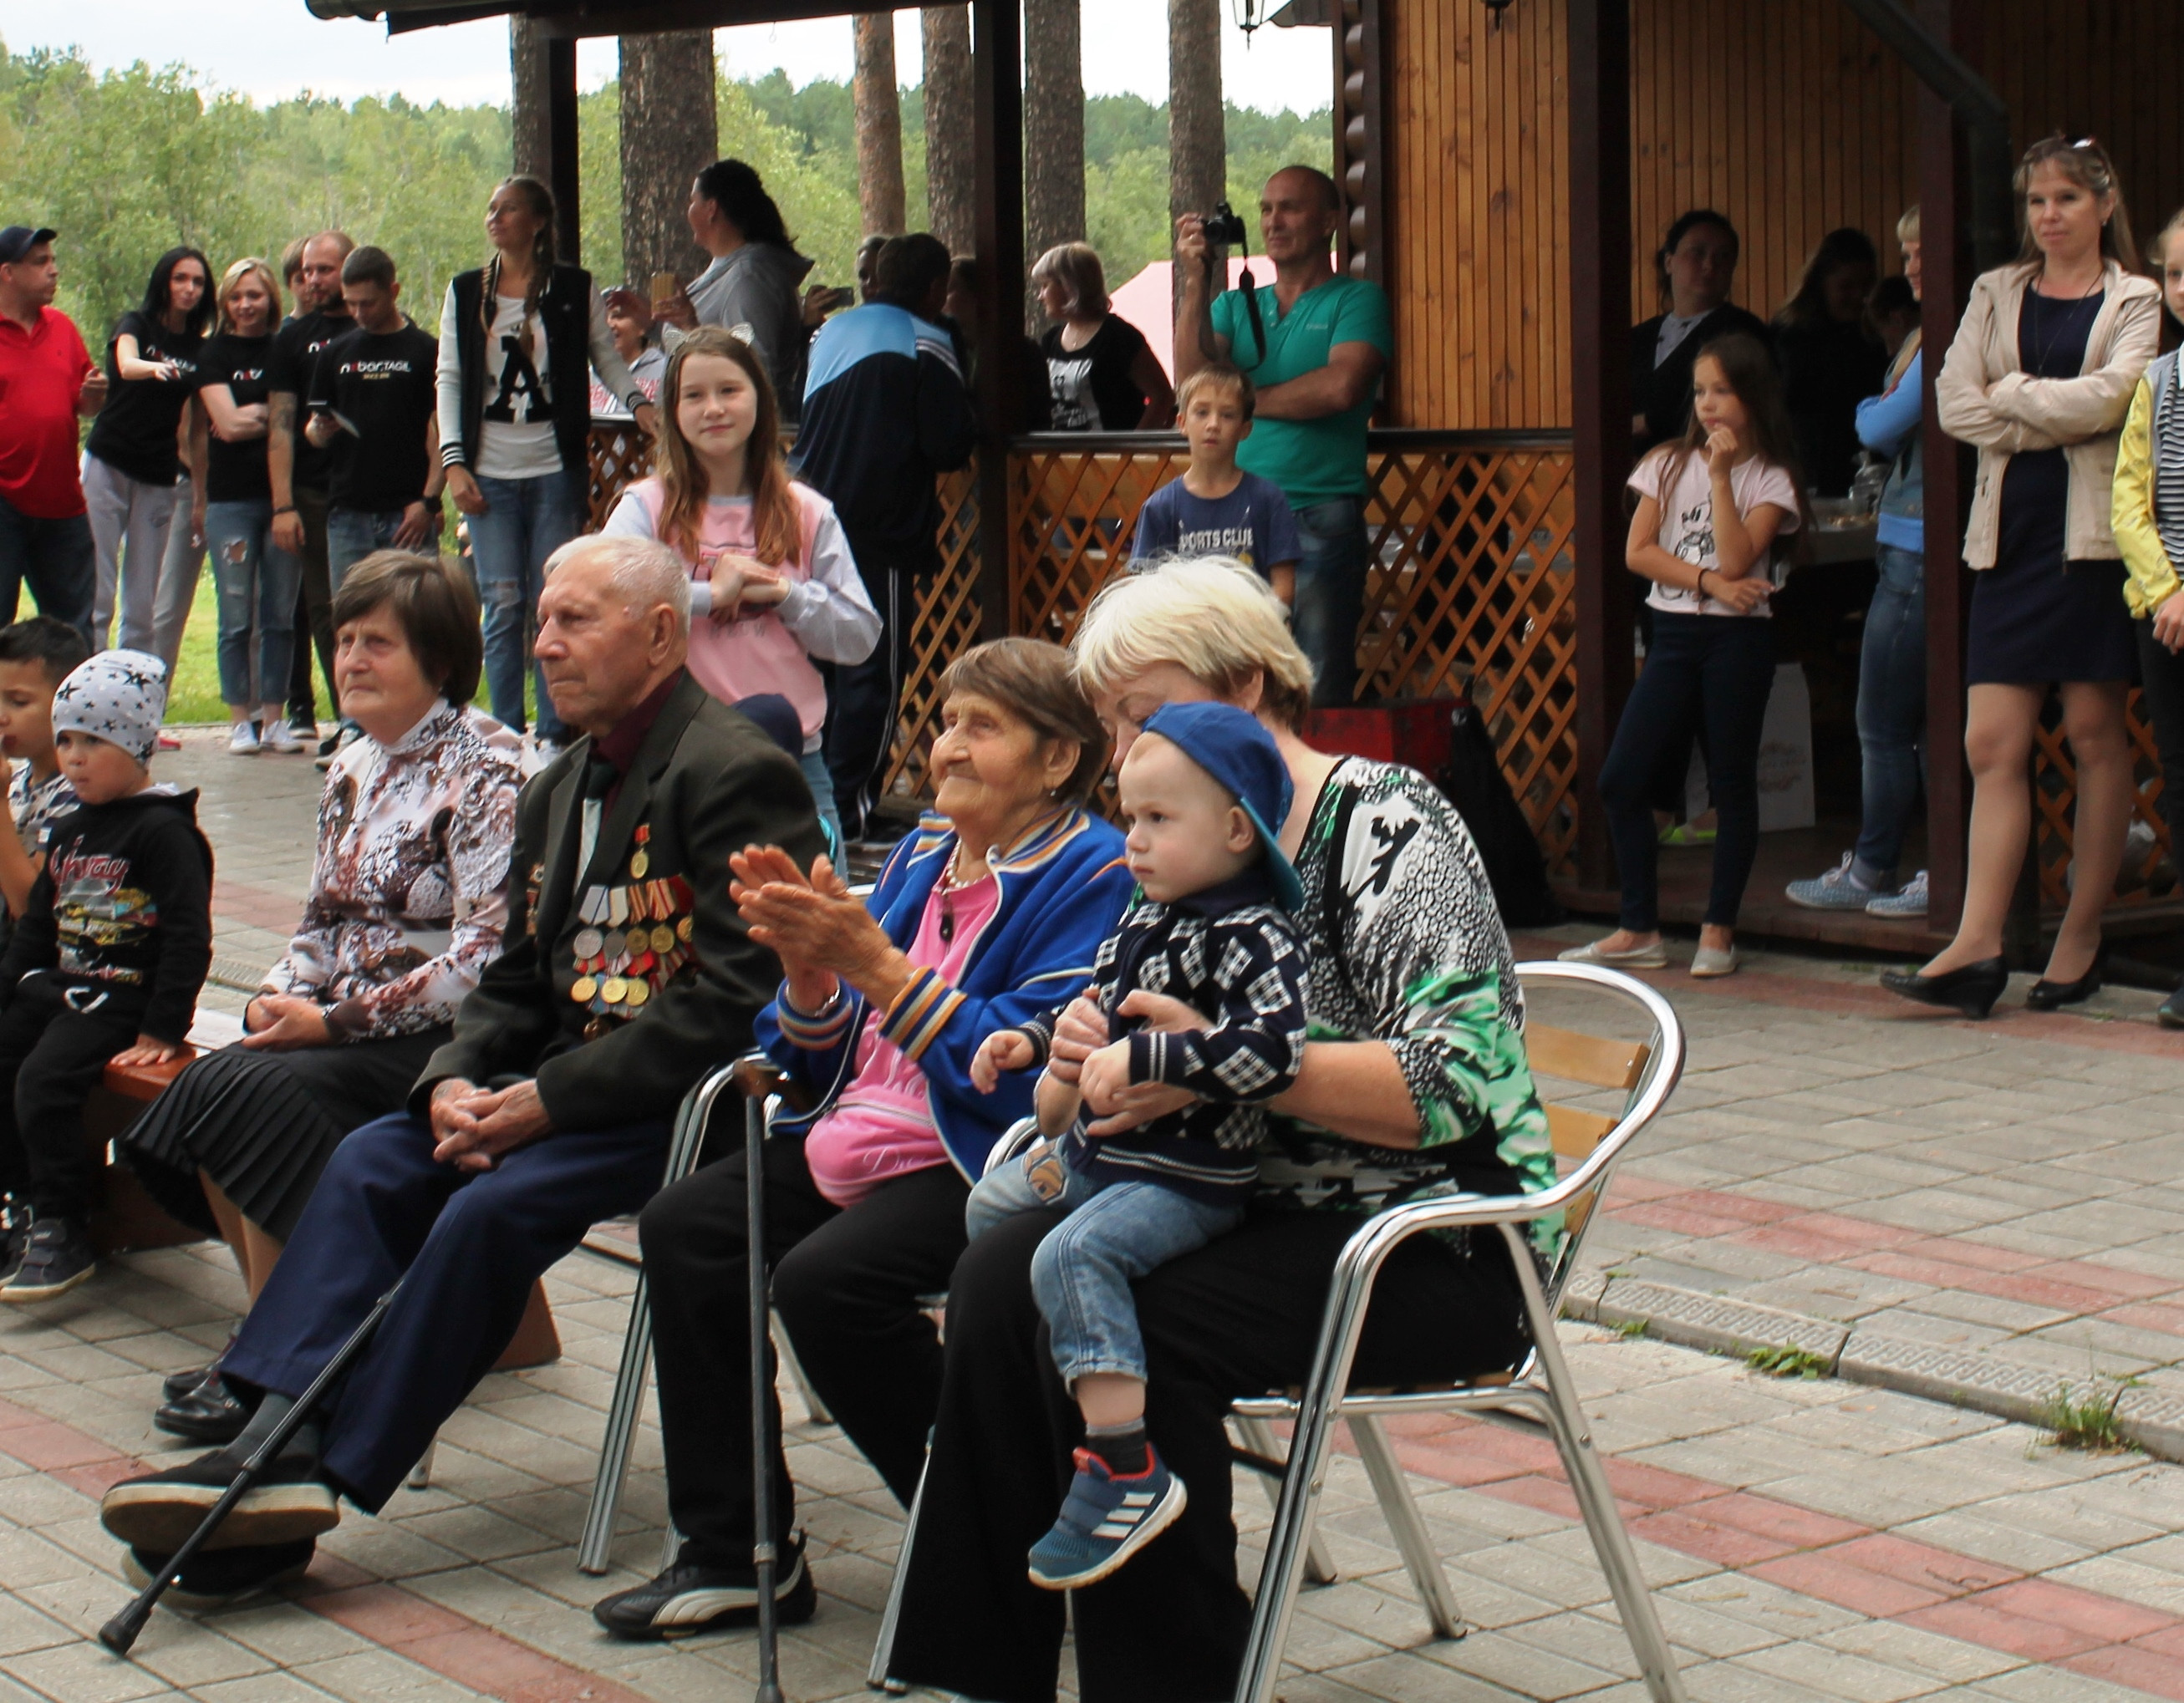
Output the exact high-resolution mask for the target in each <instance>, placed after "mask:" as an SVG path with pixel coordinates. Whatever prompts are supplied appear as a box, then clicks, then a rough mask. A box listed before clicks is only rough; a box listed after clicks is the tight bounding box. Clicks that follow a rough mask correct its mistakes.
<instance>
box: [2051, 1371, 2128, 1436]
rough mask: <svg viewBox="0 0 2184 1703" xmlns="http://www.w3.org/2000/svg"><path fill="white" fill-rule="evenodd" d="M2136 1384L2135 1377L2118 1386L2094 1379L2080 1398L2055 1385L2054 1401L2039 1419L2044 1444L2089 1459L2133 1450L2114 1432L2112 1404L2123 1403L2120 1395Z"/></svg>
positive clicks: (2114, 1420)
mask: <svg viewBox="0 0 2184 1703" xmlns="http://www.w3.org/2000/svg"><path fill="white" fill-rule="evenodd" d="M2137 1383H2138V1380H2137V1378H2135V1377H2127V1378H2125V1379H2124V1380H2122V1381H2121V1382H2120V1383H2113V1382H2111V1381H2109V1379H2106V1378H2096V1379H2094V1381H2093V1383H2092V1389H2090V1390H2089V1391H2087V1393H2086V1394H2083V1395H2081V1394H2077V1393H2076V1392H2075V1391H2073V1390H2072V1389H2071V1388H2070V1385H2069V1384H2067V1383H2058V1384H2057V1385H2056V1386H2055V1396H2054V1400H2052V1401H2050V1402H2049V1403H2048V1406H2047V1408H2046V1410H2045V1411H2044V1412H2043V1413H2042V1415H2041V1423H2042V1424H2043V1425H2045V1426H2046V1427H2047V1428H2048V1433H2049V1438H2048V1440H2049V1441H2050V1442H2052V1443H2053V1444H2054V1445H2055V1447H2057V1448H2058V1449H2081V1450H2085V1451H2086V1452H2087V1454H2090V1455H2114V1454H2119V1453H2121V1452H2122V1451H2124V1450H2130V1449H2135V1448H2137V1446H2138V1445H2137V1444H2134V1443H2132V1442H2131V1441H2129V1440H2128V1439H2126V1438H2125V1436H2124V1435H2123V1433H2121V1432H2120V1431H2118V1430H2117V1429H2116V1404H2117V1403H2118V1402H2120V1401H2121V1400H2123V1393H2124V1391H2126V1389H2132V1388H2133V1387H2135V1386H2136V1385H2137Z"/></svg>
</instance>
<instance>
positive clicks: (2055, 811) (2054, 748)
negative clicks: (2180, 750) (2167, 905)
mask: <svg viewBox="0 0 2184 1703" xmlns="http://www.w3.org/2000/svg"><path fill="white" fill-rule="evenodd" d="M2126 724H2127V726H2128V727H2129V730H2130V733H2131V757H2132V760H2133V762H2134V764H2135V765H2136V769H2135V774H2134V778H2135V780H2136V781H2137V793H2138V796H2137V799H2134V800H2133V801H2132V805H2131V810H2132V814H2133V815H2134V817H2135V818H2136V819H2137V821H2140V822H2142V823H2144V824H2145V825H2146V826H2147V827H2148V829H2150V830H2151V831H2152V832H2153V841H2152V843H2150V844H2148V843H2144V842H2142V849H2141V850H2140V851H2139V852H2138V853H2137V854H2136V855H2134V854H2130V853H2126V855H2125V858H2124V866H2123V869H2122V871H2121V872H2120V874H2119V875H2118V876H2117V877H2116V886H2117V888H2118V897H2117V899H2116V900H2115V903H2116V904H2145V903H2147V902H2148V900H2149V899H2160V898H2165V897H2167V896H2169V893H2168V890H2167V888H2166V887H2165V888H2164V890H2163V891H2161V892H2155V891H2153V890H2152V889H2151V888H2150V886H2149V883H2150V882H2152V881H2153V880H2154V879H2156V878H2157V871H2159V869H2160V866H2161V865H2162V864H2163V863H2164V861H2165V860H2173V856H2174V853H2175V848H2174V847H2172V846H2171V845H2170V843H2169V829H2168V826H2167V825H2166V824H2165V823H2164V822H2163V821H2162V820H2161V756H2160V750H2159V747H2158V746H2157V745H2156V744H2155V743H2154V739H2153V725H2152V724H2151V723H2150V722H2148V721H2147V719H2146V711H2145V704H2144V702H2143V700H2142V698H2141V696H2140V694H2139V693H2138V691H2137V689H2136V688H2133V690H2132V692H2131V703H2130V709H2129V711H2128V714H2127V716H2126ZM2032 765H2033V773H2032V832H2033V843H2035V844H2036V846H2037V847H2038V848H2039V852H2040V904H2041V908H2042V910H2050V911H2053V910H2062V909H2063V908H2064V906H2065V905H2067V904H2070V849H2071V843H2072V836H2071V830H2070V817H2071V813H2072V812H2073V811H2074V810H2075V809H2076V808H2077V782H2078V771H2077V765H2076V764H2075V763H2074V762H2073V761H2072V760H2071V756H2070V743H2069V741H2067V740H2066V739H2064V737H2063V729H2062V726H2061V723H2060V721H2059V718H2058V716H2057V715H2056V714H2055V712H2054V710H2053V707H2052V706H2051V709H2050V711H2049V714H2048V717H2047V718H2045V719H2044V720H2043V721H2042V724H2041V726H2040V729H2039V731H2038V732H2037V733H2036V734H2035V735H2034V737H2033V748H2032ZM2170 868H2171V870H2173V869H2174V864H2173V861H2171V862H2170Z"/></svg>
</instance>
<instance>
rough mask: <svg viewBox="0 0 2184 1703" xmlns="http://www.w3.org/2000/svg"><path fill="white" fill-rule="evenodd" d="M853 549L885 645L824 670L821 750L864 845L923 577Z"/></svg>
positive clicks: (848, 826)
mask: <svg viewBox="0 0 2184 1703" xmlns="http://www.w3.org/2000/svg"><path fill="white" fill-rule="evenodd" d="M850 548H852V549H853V550H855V551H856V553H857V571H858V572H859V573H860V574H861V575H862V576H864V582H865V590H866V593H869V594H870V596H871V598H872V607H873V608H874V609H877V610H878V611H879V612H880V642H879V643H877V645H875V646H873V647H872V654H871V655H870V656H868V657H866V659H864V660H863V661H862V662H837V663H830V664H827V665H825V666H824V667H823V669H822V672H823V673H825V674H826V676H827V729H826V732H825V733H824V735H823V736H822V738H823V741H824V743H823V746H822V749H824V751H825V752H826V755H827V773H828V774H829V775H831V776H833V779H834V805H835V808H836V810H838V811H839V812H840V814H841V818H842V838H844V839H845V840H855V839H862V838H864V837H865V831H866V830H865V819H866V816H868V815H870V814H871V813H872V807H873V806H874V805H875V804H877V803H878V802H879V795H880V783H881V782H882V781H883V779H884V778H885V776H886V773H887V764H888V757H889V754H890V753H892V752H893V750H894V736H895V731H896V730H895V712H896V710H898V709H899V708H900V704H901V702H902V686H903V682H904V681H905V680H907V679H908V678H909V677H910V645H911V637H912V635H911V621H912V617H914V616H915V615H916V614H917V588H918V586H919V584H920V583H921V582H922V578H923V577H924V576H922V575H921V574H920V573H919V572H918V571H917V570H914V569H910V568H898V567H894V566H890V565H889V564H888V563H887V562H886V561H885V560H884V559H883V558H880V557H878V556H877V555H876V556H874V557H873V558H872V561H871V562H870V563H869V564H868V563H867V561H866V554H865V551H864V549H863V548H862V547H861V545H860V544H859V543H858V541H857V540H856V538H855V537H851V538H850ZM802 1352H803V1350H800V1349H799V1350H798V1353H799V1354H801V1353H802Z"/></svg>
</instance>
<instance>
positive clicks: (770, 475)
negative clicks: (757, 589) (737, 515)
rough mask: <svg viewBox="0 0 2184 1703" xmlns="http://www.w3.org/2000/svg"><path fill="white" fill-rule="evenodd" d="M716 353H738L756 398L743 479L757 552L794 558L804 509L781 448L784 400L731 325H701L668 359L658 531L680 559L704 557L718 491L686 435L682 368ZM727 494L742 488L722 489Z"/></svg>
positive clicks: (773, 560) (657, 456)
mask: <svg viewBox="0 0 2184 1703" xmlns="http://www.w3.org/2000/svg"><path fill="white" fill-rule="evenodd" d="M701 355H711V356H715V357H717V358H718V359H721V360H729V361H733V362H734V363H735V364H736V365H738V366H739V367H741V368H742V369H743V372H744V377H745V378H747V379H749V381H750V385H751V389H752V391H753V392H755V394H756V396H757V398H758V416H757V418H756V419H755V420H753V421H752V422H751V435H750V442H749V443H747V444H745V445H744V490H745V491H747V492H749V495H750V499H751V536H752V537H753V538H754V539H755V548H754V550H753V554H755V555H756V556H757V558H758V559H759V560H760V561H761V562H764V563H765V564H766V565H767V566H768V567H770V568H772V567H778V566H780V565H781V564H783V562H787V563H788V564H790V565H792V566H793V565H794V564H795V562H796V559H797V554H798V552H799V549H800V548H801V546H802V540H803V521H804V511H803V510H802V509H799V507H798V506H797V503H796V493H794V492H793V491H791V490H790V489H789V488H788V487H789V478H788V462H787V460H786V459H784V458H783V455H782V453H781V405H780V403H777V402H776V401H775V400H774V396H773V381H772V379H770V378H768V377H767V376H766V364H765V363H764V362H763V361H761V360H760V359H759V358H758V356H757V355H756V354H755V353H753V351H752V349H751V346H750V345H749V343H747V342H744V340H743V339H742V338H741V337H738V336H736V335H735V334H734V333H733V331H724V330H723V329H721V327H720V326H699V329H698V330H696V331H693V332H692V333H691V334H690V335H689V336H688V337H685V338H683V339H682V346H681V347H680V348H677V350H676V351H675V353H674V354H673V355H671V357H669V359H668V362H667V377H666V381H665V382H663V383H662V384H661V386H660V445H659V448H657V449H656V450H655V451H654V453H653V462H652V470H653V472H654V474H655V475H656V476H658V478H659V480H660V490H661V495H662V498H663V500H662V502H661V503H660V538H661V540H662V542H664V543H669V544H671V545H673V546H674V547H675V548H676V549H677V550H679V551H680V552H682V559H683V560H685V561H686V562H691V563H695V562H696V561H697V559H698V540H699V528H700V526H702V524H703V516H704V515H705V500H706V498H709V497H711V496H712V495H714V494H715V493H714V492H713V491H712V489H711V487H710V485H709V484H708V482H707V481H706V478H705V464H704V463H703V462H701V461H699V459H698V454H697V452H696V451H695V450H694V449H693V448H691V447H690V440H689V439H688V438H687V437H684V436H683V435H682V420H681V412H682V409H681V403H682V369H683V368H684V367H685V366H686V365H688V363H689V362H690V361H691V360H692V359H694V358H696V357H698V356H701ZM719 494H720V495H721V496H723V497H735V496H740V495H742V494H744V493H742V492H736V491H723V492H721V493H719Z"/></svg>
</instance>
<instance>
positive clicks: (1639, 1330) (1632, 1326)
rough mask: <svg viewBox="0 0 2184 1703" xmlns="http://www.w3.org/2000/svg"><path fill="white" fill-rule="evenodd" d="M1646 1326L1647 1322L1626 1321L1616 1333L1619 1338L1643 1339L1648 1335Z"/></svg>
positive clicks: (1616, 1329) (1639, 1320) (1640, 1320)
mask: <svg viewBox="0 0 2184 1703" xmlns="http://www.w3.org/2000/svg"><path fill="white" fill-rule="evenodd" d="M1615 1333H1616V1335H1618V1336H1619V1337H1625V1338H1630V1337H1641V1336H1643V1335H1645V1334H1646V1321H1645V1320H1643V1319H1625V1320H1624V1322H1622V1323H1621V1324H1619V1325H1618V1326H1616V1327H1615Z"/></svg>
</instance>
